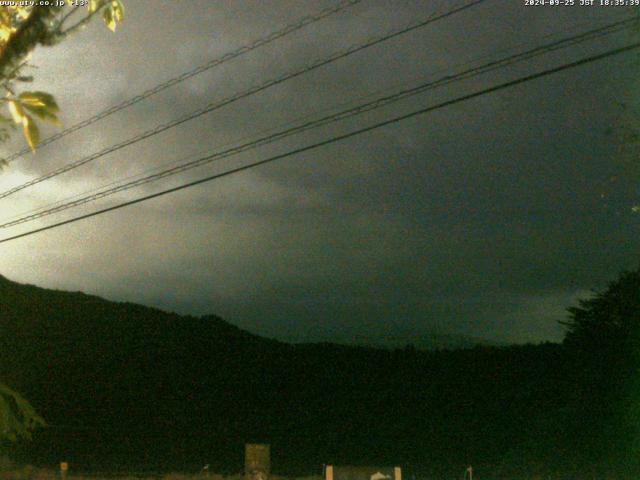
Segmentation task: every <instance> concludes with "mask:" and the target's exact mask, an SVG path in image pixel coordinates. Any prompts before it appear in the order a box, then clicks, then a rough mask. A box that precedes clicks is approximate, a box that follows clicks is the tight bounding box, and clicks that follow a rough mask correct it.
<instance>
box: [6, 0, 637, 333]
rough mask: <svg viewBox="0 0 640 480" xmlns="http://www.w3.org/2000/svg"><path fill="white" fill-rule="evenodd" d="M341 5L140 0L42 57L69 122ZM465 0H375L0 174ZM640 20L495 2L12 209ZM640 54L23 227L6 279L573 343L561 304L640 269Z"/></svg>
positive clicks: (50, 185) (316, 322)
mask: <svg viewBox="0 0 640 480" xmlns="http://www.w3.org/2000/svg"><path fill="white" fill-rule="evenodd" d="M334 2H335V0H334V1H333V2H332V1H324V0H322V1H321V0H313V1H302V0H271V1H267V2H265V1H258V0H253V1H245V0H234V1H215V2H214V1H211V0H179V1H176V0H171V1H168V0H156V1H153V2H150V1H146V0H126V6H127V18H126V23H125V25H123V26H122V28H121V29H119V30H118V32H117V33H116V34H111V33H110V32H109V31H108V30H107V29H106V28H105V27H104V26H103V25H101V24H99V23H98V22H94V23H93V24H92V25H91V26H90V27H89V28H87V29H86V30H85V31H84V32H82V33H81V34H79V35H77V36H75V37H73V38H72V39H70V40H69V41H68V42H66V43H63V44H61V45H59V46H57V47H55V48H50V49H40V50H38V51H37V52H36V54H35V55H34V57H33V63H34V64H36V65H37V66H38V67H39V69H38V70H36V71H35V75H36V78H37V81H36V84H35V87H34V88H37V89H42V90H46V91H48V92H50V93H52V94H54V95H55V96H56V98H57V100H58V102H59V104H60V105H61V107H62V109H63V113H62V116H63V120H64V123H65V124H66V125H72V124H74V123H75V122H77V121H79V120H81V119H83V118H85V117H87V116H89V115H91V114H93V113H95V112H98V111H100V110H102V109H104V108H107V107H109V106H111V105H113V104H115V103H118V102H120V101H122V100H124V99H126V98H128V97H130V96H132V95H134V94H136V93H139V92H141V91H143V90H145V89H147V88H149V87H152V86H154V85H155V84H156V83H159V82H161V81H163V80H166V79H168V78H171V77H173V76H175V75H178V74H180V73H182V72H183V71H186V70H189V69H191V68H192V67H194V66H196V65H199V64H203V63H206V62H207V61H209V60H210V59H212V58H214V57H216V56H219V55H222V54H224V53H226V52H228V51H230V50H233V49H235V48H237V47H240V46H242V45H244V44H246V43H248V42H250V41H252V40H254V39H256V38H259V37H261V36H263V35H265V34H267V33H269V32H271V31H273V30H277V29H279V28H281V27H282V26H284V25H285V24H287V23H291V22H293V21H295V20H297V19H299V18H301V17H303V16H305V15H307V14H309V13H312V12H315V11H318V10H320V9H322V8H323V7H325V6H328V5H331V4H332V3H334ZM455 3H457V4H460V3H461V2H450V1H443V0H438V1H404V0H394V1H391V0H364V1H363V2H362V3H361V4H359V5H357V6H355V7H353V8H351V9H348V10H346V11H345V12H343V13H340V14H338V15H335V16H332V17H330V18H328V19H325V20H323V21H320V22H318V23H316V24H314V25H312V26H309V27H306V28H304V29H303V30H301V31H298V32H297V33H294V34H292V35H290V36H288V37H286V38H285V39H282V40H279V41H277V42H275V43H274V44H271V45H270V46H268V47H265V48H261V49H258V50H257V51H254V52H252V53H250V54H248V55H244V56H243V57H241V58H239V59H237V60H234V61H232V62H229V63H227V64H225V65H224V66H222V67H219V68H215V69H213V70H211V71H209V72H206V73H204V74H202V75H199V76H197V77H195V78H193V79H191V80H188V81H186V82H184V83H182V84H180V85H178V86H176V87H174V88H171V89H169V90H166V91H165V92H163V93H162V94H159V95H157V96H154V97H152V98H150V99H148V100H146V101H144V102H142V103H140V104H138V105H136V106H135V107H133V108H130V109H127V110H124V111H122V112H119V113H118V114H116V115H113V116H112V117H110V118H109V119H107V120H104V121H101V122H99V123H96V124H94V125H92V126H91V127H90V128H87V129H84V130H81V131H79V132H77V133H75V134H73V135H70V136H68V137H66V138H65V139H64V140H63V141H59V142H56V143H54V144H52V145H49V146H46V147H43V148H42V149H41V150H40V151H39V152H38V153H37V154H36V155H32V156H29V157H27V158H23V159H21V160H19V161H16V162H13V163H12V164H11V165H10V167H9V168H6V169H5V170H3V171H2V172H1V173H0V188H2V189H3V190H4V189H6V188H9V187H11V186H13V185H16V184H19V183H22V182H24V181H26V180H28V179H30V178H34V177H36V176H38V175H41V174H43V173H46V172H48V171H49V170H51V169H53V168H56V167H58V166H61V165H63V164H65V163H68V162H70V161H74V160H77V159H79V158H81V156H84V155H87V154H89V153H93V152H94V151H97V150H100V149H102V148H104V147H106V146H109V145H111V144H113V143H115V142H117V141H119V140H122V139H125V138H128V137H129V136H131V135H134V134H135V133H136V132H141V131H145V130H147V129H149V128H151V127H153V126H154V125H156V124H159V123H162V122H166V121H169V120H171V119H173V118H175V117H177V116H179V115H181V114H184V113H188V112H190V111H192V110H194V109H196V108H198V107H200V106H203V105H205V104H207V103H209V102H211V101H213V100H215V99H221V98H224V97H226V96H228V95H230V94H232V93H234V92H236V91H240V90H243V89H246V88H248V87H250V86H253V85H255V84H257V83H261V82H263V81H264V80H266V79H269V78H272V77H274V76H278V75H280V74H282V73H283V72H286V71H289V70H292V69H296V68H299V67H301V66H303V65H305V64H308V63H311V62H312V61H313V60H315V59H318V58H322V57H324V56H327V55H329V54H330V53H332V52H335V51H338V50H341V49H343V48H345V47H347V46H349V45H354V44H357V43H360V42H363V41H365V40H366V39H367V38H369V37H371V36H374V35H378V34H380V33H382V32H385V31H389V30H392V29H396V28H400V27H401V26H403V25H407V24H408V23H410V22H412V21H415V20H416V19H422V18H426V17H427V16H429V15H430V14H432V13H433V12H436V11H444V10H446V9H449V8H451V6H452V5H454V4H455ZM633 12H634V10H633V9H629V8H611V7H609V8H605V7H573V8H570V7H525V6H524V2H523V1H521V0H517V1H516V0H513V1H500V0H488V1H486V2H485V3H484V4H482V5H480V6H477V7H474V8H472V9H469V10H467V11H466V12H463V13H460V14H459V15H455V16H453V17H451V18H448V19H446V20H442V21H440V22H438V23H436V24H433V25H431V26H429V27H426V28H423V29H421V30H419V31H417V32H413V33H410V34H407V35H405V36H403V37H400V38H398V39H395V40H393V41H390V42H386V43H384V44H381V45H378V46H376V47H374V48H370V49H368V50H366V51H364V52H361V53H358V54H356V55H353V56H351V57H350V58H348V59H344V60H341V61H338V62H336V63H334V64H332V65H330V66H327V67H324V68H322V69H320V70H317V71H315V72H313V73H311V74H308V75H304V76H302V77H299V78H298V79H296V80H294V81H291V82H286V83H284V84H282V85H279V86H277V87H275V88H271V89H269V90H267V91H266V92H264V93H262V94H260V95H256V96H254V97H251V98H249V99H246V100H243V101H240V102H237V103H235V104H233V105H230V106H228V107H226V108H224V109H221V110H219V111H217V112H214V113H211V114H209V115H206V116H203V117H200V118H199V119H197V120H194V121H191V122H188V123H186V124H184V125H182V126H180V127H178V128H175V129H172V130H170V131H168V132H165V133H163V134H161V135H158V136H156V137H154V138H153V139H150V140H147V141H145V142H141V143H139V144H137V145H135V146H132V147H129V148H126V149H123V150H121V151H119V152H117V153H115V154H112V155H109V156H106V157H104V158H102V159H100V160H98V161H96V162H94V163H92V164H91V165H87V166H85V167H82V168H78V169H76V170H75V171H74V172H70V173H68V174H65V175H61V176H59V177H57V178H56V179H55V180H51V181H47V182H44V183H42V184H40V185H38V186H37V187H34V188H31V189H28V190H25V191H23V192H21V193H19V194H16V195H15V196H13V197H11V198H8V199H5V200H2V205H1V207H0V209H1V210H0V212H1V214H2V218H3V219H4V218H7V217H11V216H14V215H16V214H18V213H20V212H23V211H28V210H31V209H33V208H36V207H39V206H42V205H46V204H49V203H52V202H55V201H59V200H62V199H64V198H67V197H69V196H71V195H74V194H77V193H81V192H83V191H86V190H91V189H93V188H96V187H99V186H101V185H104V184H108V183H111V182H113V181H115V180H118V179H121V178H124V177H126V176H130V175H134V174H137V173H139V172H144V171H147V170H149V169H151V168H153V167H157V166H160V165H164V164H170V163H172V162H176V161H178V160H180V159H183V158H185V157H190V158H195V157H193V156H194V155H197V154H198V153H206V152H209V151H215V150H217V149H219V148H220V147H221V146H223V145H229V144H234V143H236V142H237V141H239V140H240V139H243V138H253V137H255V136H257V135H258V133H259V132H264V131H266V130H269V129H273V128H275V127H278V126H281V125H288V124H290V123H291V122H293V121H295V120H296V119H299V118H301V117H306V116H308V115H310V114H315V115H318V112H320V111H326V110H327V109H332V111H333V110H335V109H336V108H338V106H339V105H345V104H346V105H354V104H356V103H358V100H359V99H362V98H363V97H367V98H370V97H368V96H370V95H372V94H374V93H376V92H381V93H380V94H384V93H387V94H388V93H391V92H393V91H395V90H398V89H400V88H402V87H406V86H411V85H414V84H417V83H418V82H420V81H421V80H423V79H425V78H429V77H430V76H435V77H437V76H440V75H443V74H446V73H454V72H456V71H459V70H460V69H463V68H468V67H469V66H471V65H476V64H479V63H480V62H484V61H487V60H488V59H492V58H497V57H499V56H503V55H506V54H507V53H508V52H515V51H519V50H524V49H527V48H532V47H533V46H535V45H539V44H541V43H544V42H548V41H550V40H552V39H557V38H561V37H563V36H567V35H570V34H573V33H577V32H580V31H585V30H588V29H591V28H594V27H595V26H598V25H603V24H605V23H608V22H610V21H612V20H613V19H614V18H620V17H621V16H624V15H629V14H632V13H633ZM636 12H637V10H636ZM632 40H633V36H632V35H631V34H618V35H615V36H612V37H610V38H607V39H600V40H598V41H597V42H591V43H588V44H584V45H579V46H574V47H572V48H570V49H567V50H565V51H562V52H557V53H554V54H552V55H547V56H544V57H539V58H537V59H536V60H535V61H531V62H528V63H526V64H521V65H518V66H512V67H509V68H506V69H502V70H499V71H497V72H494V73H491V74H487V75H484V76H482V77H478V78H474V79H472V80H469V81H466V82H461V83H455V84H452V85H450V86H447V87H445V88H442V89H438V90H436V91H431V92H429V93H427V94H423V95H421V96H418V97H415V98H413V99H411V100H410V101H405V102H401V103H399V104H397V105H395V106H393V107H387V108H385V109H382V110H380V111H377V112H373V113H369V114H367V115H363V116H361V117H358V118H356V119H352V120H349V121H346V122H343V123H339V124H336V125H333V126H330V127H326V128H324V129H321V130H319V131H314V132H308V133H305V134H303V135H299V136H297V137H295V138H291V139H288V140H287V141H285V142H282V143H280V144H277V145H273V146H269V147H266V148H262V149H260V150H256V151H251V152H249V153H246V154H243V155H240V156H238V157H234V158H231V159H227V160H225V161H223V162H220V163H219V164H213V165H210V166H207V167H201V168H199V169H196V170H193V171H191V172H189V173H188V174H183V175H182V176H180V177H176V178H171V179H166V180H164V181H162V182H158V184H157V185H156V184H150V185H147V186H145V187H144V188H139V189H137V190H133V191H129V192H126V193H122V194H119V195H116V196H114V197H110V198H107V199H103V200H101V201H99V202H97V203H95V204H91V205H87V206H85V207H82V208H79V209H76V210H69V211H67V212H65V213H61V214H59V215H56V216H52V217H48V218H46V219H42V220H41V221H38V222H33V223H30V224H26V225H22V226H19V227H14V228H12V229H7V230H5V231H4V232H3V233H4V234H5V235H9V234H15V233H19V232H22V231H26V230H29V229H32V228H34V227H36V226H42V225H46V224H48V223H51V222H53V221H56V220H62V219H65V218H68V217H70V216H72V215H77V214H79V213H86V212H90V211H92V210H94V209H96V208H98V207H104V206H108V205H112V204H115V203H118V202H121V201H122V200H124V199H130V198H135V197H137V196H140V195H142V194H145V193H150V192H154V191H158V190H161V189H164V188H167V187H168V186H172V185H177V184H179V183H183V182H184V181H186V180H188V179H195V178H199V177H203V176H206V175H208V174H211V173H213V172H216V171H222V170H224V169H226V168H228V167H230V166H232V165H237V164H242V163H246V162H250V161H252V160H257V159H260V158H265V157H266V156H268V155H271V154H274V153H280V152H284V151H287V150H289V149H291V148H294V147H296V146H301V145H305V144H307V143H310V142H313V141H317V140H319V139H322V138H326V137H328V136H331V135H335V134H338V133H341V132H346V131H348V130H350V129H354V128H357V127H359V126H364V125H368V124H371V123H375V122H377V121H380V120H382V119H385V118H388V117H390V116H392V115H397V114H400V113H403V112H408V111H410V110H412V109H414V108H417V107H421V106H427V105H431V104H433V103H437V102H439V101H442V100H445V99H448V98H453V97H455V96H459V95H462V94H464V93H468V92H471V91H474V90H476V89H479V88H483V87H487V86H490V85H493V84H495V83H497V82H501V81H506V80H508V79H512V78H515V77H517V76H520V75H523V74H526V73H529V72H534V71H537V70H540V69H544V68H545V67H549V66H554V65H560V64H563V63H566V62H568V61H572V60H576V59H579V58H581V57H583V56H587V55H590V54H593V53H595V52H601V51H604V50H607V49H609V48H612V47H614V46H619V45H623V44H626V43H629V42H630V41H632ZM637 68H638V54H637V53H632V54H625V55H621V56H618V57H615V58H612V59H608V60H605V61H602V62H598V63H593V64H590V65H587V66H583V67H580V68H578V69H575V70H571V71H567V72H564V73H561V74H558V75H555V76H550V77H546V78H543V79H540V80H537V81H534V82H529V83H526V84H523V85H520V86H518V87H514V88H511V89H508V90H503V91H501V92H499V93H494V94H490V95H486V96H483V97H480V98H478V99H475V100H471V101H468V102H465V103H461V104H458V105H455V106H452V107H449V108H444V109H441V110H438V111H436V112H433V113H432V114H429V115H425V116H420V117H415V118H413V119H411V120H408V121H405V122H402V123H398V124H395V125H393V126H390V127H387V128H384V129H380V130H376V131H374V132H370V133H367V134H364V135H361V136H358V137H355V138H352V139H350V140H348V141H344V142H341V143H339V144H334V145H331V146H327V147H324V148H322V149H319V150H314V151H312V152H308V153H305V154H302V155H297V156H295V157H291V158H288V159H286V160H283V161H280V162H279V163H274V164H270V165H267V166H263V167H260V168H256V169H253V170H250V171H246V172H244V173H240V174H238V175H235V176H230V177H227V178H225V179H223V180H220V181H217V182H213V183H208V184H204V185H201V186H199V187H196V188H192V189H189V190H187V191H182V192H179V193H176V194H172V195H169V196H165V197H162V198H161V199H157V200H153V201H150V202H145V203H143V204H140V205H137V206H133V207H129V208H127V209H124V210H119V211H116V212H113V213H109V214H105V215H100V216H98V217H94V218H91V219H89V220H85V221H82V222H78V223H75V224H73V225H70V226H66V227H62V228H59V229H55V230H51V231H48V232H45V233H42V234H38V235H34V236H31V237H28V238H24V239H20V240H16V241H14V242H9V243H6V244H3V245H1V246H0V273H1V274H3V275H5V276H7V277H9V278H11V279H13V280H16V281H20V282H28V283H34V284H37V285H40V286H43V287H48V288H58V289H65V290H74V291H75V290H82V291H85V292H87V293H93V294H97V295H100V296H103V297H106V298H109V299H113V300H127V301H133V302H137V303H144V304H147V305H153V306H158V307H161V308H165V309H170V310H174V311H178V312H182V313H192V314H205V313H216V314H218V315H220V316H222V317H224V318H225V319H227V320H228V321H230V322H232V323H234V324H236V325H239V326H241V327H243V328H246V329H249V330H251V331H253V332H256V333H259V334H264V335H268V336H273V337H277V338H283V339H295V340H326V339H331V338H338V339H340V340H343V341H344V340H348V339H349V338H362V337H366V338H369V339H378V340H379V339H384V338H388V339H398V338H400V339H409V338H410V337H411V336H412V335H419V334H424V333H430V332H440V333H457V334H465V335H472V336H476V337H483V338H487V339H491V340H498V341H514V342H526V341H534V342H537V341H541V340H559V339H560V338H561V335H562V330H561V329H560V327H559V326H558V325H557V321H558V320H559V319H562V318H563V317H564V316H565V313H564V309H565V308H566V307H567V306H568V305H570V304H572V303H573V302H575V300H576V298H579V297H581V296H584V295H587V294H588V292H589V290H590V289H591V288H601V287H602V286H604V285H605V284H606V282H607V281H609V280H611V279H612V278H614V277H615V275H616V274H617V273H618V272H619V271H620V270H622V269H625V268H634V267H635V266H637V264H638V251H639V250H638V247H639V246H640V237H639V236H638V226H639V222H640V217H639V216H638V215H634V214H633V213H632V212H631V206H632V205H634V201H636V200H637V194H638V191H637V185H638V181H639V179H638V177H637V176H633V175H632V171H631V170H629V169H625V167H624V163H623V159H624V157H625V155H629V150H628V149H627V150H625V149H623V148H621V144H620V142H619V141H618V140H617V136H616V134H615V132H616V131H617V130H618V129H619V128H621V127H623V126H625V125H630V124H631V122H633V118H634V115H633V114H632V113H629V110H630V109H631V110H632V109H633V108H635V107H640V105H639V102H638V100H639V99H638V97H637V92H638V86H639V85H638V80H637V79H638V75H637V73H638V72H637ZM620 102H621V103H623V104H625V105H627V106H628V107H627V108H626V109H623V108H621V107H620V106H619V103H620ZM611 127H613V130H614V133H613V134H611V133H608V130H609V129H610V128H611ZM47 132H48V133H54V132H55V128H53V127H52V128H50V129H47ZM23 142H24V141H23V140H22V138H20V137H19V135H16V136H15V138H13V139H12V140H11V141H10V142H8V143H6V144H5V145H3V149H5V153H11V152H13V151H14V150H16V149H18V148H21V147H22V146H23ZM616 173H622V175H621V176H622V177H623V178H622V180H620V181H619V182H618V183H616V184H615V186H614V188H613V189H611V188H610V189H608V190H607V192H609V191H611V194H607V195H606V196H605V197H604V198H602V197H601V192H602V191H603V188H602V185H603V182H604V181H605V180H606V179H607V178H608V177H610V176H611V175H612V174H616Z"/></svg>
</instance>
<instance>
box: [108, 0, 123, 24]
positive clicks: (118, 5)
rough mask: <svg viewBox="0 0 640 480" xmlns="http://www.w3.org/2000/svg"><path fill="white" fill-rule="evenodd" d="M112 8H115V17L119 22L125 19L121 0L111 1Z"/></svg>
mask: <svg viewBox="0 0 640 480" xmlns="http://www.w3.org/2000/svg"><path fill="white" fill-rule="evenodd" d="M111 9H112V10H113V17H114V18H115V19H116V21H117V22H122V21H123V20H124V5H123V3H122V1H121V0H113V1H112V2H111Z"/></svg>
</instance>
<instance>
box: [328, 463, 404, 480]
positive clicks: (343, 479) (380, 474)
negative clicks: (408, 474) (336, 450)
mask: <svg viewBox="0 0 640 480" xmlns="http://www.w3.org/2000/svg"><path fill="white" fill-rule="evenodd" d="M324 480H402V469H401V468H400V467H375V466H347V465H343V466H338V465H326V466H325V469H324Z"/></svg>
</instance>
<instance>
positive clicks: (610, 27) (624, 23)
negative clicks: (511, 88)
mask: <svg viewBox="0 0 640 480" xmlns="http://www.w3.org/2000/svg"><path fill="white" fill-rule="evenodd" d="M635 22H636V19H635V17H628V16H624V18H623V19H622V20H620V21H617V22H613V23H610V24H606V25H604V26H601V27H598V28H596V29H593V30H589V31H587V32H584V33H581V34H579V35H575V36H572V37H566V38H563V39H560V40H558V41H556V42H553V43H549V44H545V45H542V46H540V47H537V48H535V49H532V50H529V51H527V52H524V53H521V54H517V55H512V56H510V57H507V58H505V59H502V60H500V61H499V62H500V63H502V62H505V61H506V60H509V59H513V60H516V59H515V57H518V56H524V55H526V54H531V56H533V55H534V54H535V52H537V51H540V50H542V49H544V50H545V51H544V52H539V53H546V52H548V51H549V52H550V51H554V50H556V49H559V48H565V47H566V46H569V45H574V44H577V43H580V42H583V41H585V40H592V39H595V38H599V37H601V36H605V35H609V34H612V33H615V32H617V31H620V30H623V29H624V28H627V27H628V26H631V25H634V24H635ZM580 26H583V25H580ZM578 28H579V26H577V25H576V26H574V27H571V28H569V29H564V30H565V31H566V30H572V31H576V30H577V29H578ZM557 34H558V32H556V33H552V34H547V35H544V36H543V37H542V38H552V37H557ZM517 46H518V47H521V46H522V44H519V45H517ZM513 50H514V48H513V47H512V48H506V49H501V50H499V51H498V52H497V53H507V52H509V51H513ZM492 56H494V55H483V56H480V57H478V58H476V59H475V60H472V61H468V62H464V63H461V64H458V65H455V67H457V68H460V67H463V66H466V65H469V64H477V63H478V62H479V61H480V60H485V59H488V58H491V57H492ZM527 58H530V57H527ZM494 63H498V62H490V64H494ZM485 67H486V66H485ZM476 68H480V67H476ZM446 70H449V68H443V69H440V70H438V71H436V72H433V74H432V75H435V74H436V73H440V72H443V71H446ZM472 70H473V69H472ZM491 70H493V68H491ZM486 71H488V70H486ZM469 72H471V70H467V71H465V72H462V73H459V74H456V75H452V76H451V79H452V80H455V79H457V77H459V76H460V75H462V74H463V73H469ZM479 73H484V72H479ZM416 80H417V79H413V80H411V82H415V81H416ZM447 83H448V82H447ZM408 84H409V82H407V81H405V82H403V85H405V86H406V85H408ZM436 86H439V85H434V87H436ZM396 88H397V87H396ZM392 90H393V89H391V88H386V89H383V90H379V91H377V92H372V93H368V94H366V95H362V96H360V97H358V98H357V99H353V100H350V101H347V102H342V103H340V104H338V105H336V106H334V107H329V108H324V109H321V110H318V111H316V112H314V113H311V114H307V115H304V116H302V117H299V118H297V119H296V121H300V120H305V119H308V118H311V117H313V116H315V115H317V114H319V113H323V112H327V111H331V110H336V108H338V107H344V106H346V105H348V104H351V105H353V104H356V102H359V101H362V100H364V99H367V98H372V97H374V96H375V95H378V94H381V93H383V92H384V91H392ZM293 124H294V122H293V121H290V122H286V123H285V124H281V125H279V126H278V127H276V128H271V129H267V130H262V131H260V135H263V136H264V135H266V134H268V133H273V132H277V131H278V130H279V129H281V128H282V127H290V126H292V125H293ZM252 137H253V136H251V135H245V136H243V137H241V138H239V139H238V140H235V141H229V142H226V143H225V144H223V145H221V146H222V147H226V146H229V145H232V144H233V143H234V142H237V141H243V140H246V139H249V138H252ZM204 153H205V152H199V153H193V154H190V155H188V156H186V157H183V158H181V159H179V160H174V161H171V162H168V163H165V164H163V165H159V166H156V167H153V168H151V169H148V170H145V171H143V172H139V173H136V174H133V175H130V176H128V177H125V178H122V179H120V180H115V181H112V182H109V183H107V184H104V185H101V186H99V187H95V188H92V189H91V190H87V191H84V192H82V193H78V194H76V195H73V196H71V197H68V198H66V199H62V200H58V201H56V202H53V203H50V204H48V205H45V206H42V207H37V208H33V209H30V210H27V211H25V212H21V213H17V214H15V215H12V216H10V217H7V218H6V219H5V220H4V222H5V223H3V224H1V225H0V228H3V227H9V226H13V225H17V224H18V223H24V222H22V221H21V222H16V223H13V221H14V220H17V219H20V220H22V219H24V220H25V221H29V220H30V219H33V218H35V217H33V216H32V215H35V214H40V213H45V212H47V214H49V213H55V212H51V210H52V209H53V208H54V207H58V206H61V205H64V204H69V203H71V202H72V201H74V200H79V199H81V198H83V197H89V195H90V194H98V192H100V193H101V192H103V191H106V189H107V188H108V187H113V186H118V185H124V184H125V182H127V181H129V180H134V179H136V180H141V179H142V178H143V177H144V178H149V177H151V176H152V172H161V171H164V170H166V169H167V168H169V167H174V166H178V165H181V164H183V163H184V162H187V161H189V160H191V159H193V158H194V157H200V156H201V155H203V154H204ZM82 203H85V202H82ZM72 206H76V205H70V206H69V208H71V207H72ZM65 209H66V208H65ZM61 210H62V209H61ZM57 211H60V210H57ZM43 216H44V215H43ZM26 217H29V218H28V219H26ZM38 218H40V216H38ZM10 223H11V224H10Z"/></svg>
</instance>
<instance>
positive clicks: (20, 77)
mask: <svg viewBox="0 0 640 480" xmlns="http://www.w3.org/2000/svg"><path fill="white" fill-rule="evenodd" d="M83 11H84V12H85V13H84V14H83V13H82V12H83ZM97 14H100V15H102V19H103V20H104V23H105V24H106V26H107V27H108V28H109V29H110V30H111V31H115V30H116V27H117V25H118V24H119V23H120V22H122V20H123V19H124V5H123V3H122V1H121V0H89V1H88V2H87V4H86V10H85V9H84V7H79V6H72V5H71V4H70V3H69V2H67V7H64V6H53V5H48V6H41V5H38V6H23V5H21V4H19V3H18V4H16V5H8V6H3V7H2V8H0V87H1V88H2V90H3V93H4V96H3V98H1V99H0V103H2V104H3V105H2V106H3V107H4V108H6V109H7V111H8V114H9V115H7V114H3V113H0V142H1V141H4V140H6V139H7V138H8V137H9V135H10V131H11V130H12V129H15V128H16V127H22V131H23V134H24V137H25V139H26V141H27V143H28V144H29V147H30V148H31V150H32V151H35V149H36V147H37V145H38V143H39V142H40V129H39V127H38V123H37V122H38V121H47V122H50V123H53V124H54V125H57V126H61V122H60V119H59V118H58V113H59V111H60V109H59V107H58V104H57V103H56V101H55V99H54V97H53V96H52V95H51V94H50V93H47V92H42V91H29V90H22V89H21V88H20V87H21V86H22V85H24V84H25V83H30V82H32V81H33V76H32V75H28V74H25V70H28V69H32V68H34V66H33V65H31V64H30V63H29V61H30V56H31V53H32V52H33V50H34V49H35V48H36V47H38V46H52V45H56V44H58V43H60V42H61V41H63V40H65V39H67V38H68V37H69V36H70V35H72V34H73V33H74V32H77V31H79V30H81V29H83V28H84V27H85V25H86V24H87V23H88V22H89V21H90V20H91V19H92V18H93V17H94V16H95V15H97ZM5 163H6V162H5V161H4V160H2V159H0V167H1V166H2V165H3V164H5ZM41 426H45V421H44V419H42V418H41V417H40V416H39V415H38V414H37V412H36V411H35V409H34V408H33V407H32V406H31V404H30V403H29V402H28V401H27V400H26V399H25V398H24V397H22V396H21V395H20V394H19V393H18V392H15V391H14V390H12V389H11V388H9V387H8V386H7V385H4V384H2V383H0V442H6V441H9V442H15V441H17V440H19V439H30V438H31V432H32V431H33V430H35V429H36V428H38V427H41Z"/></svg>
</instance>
